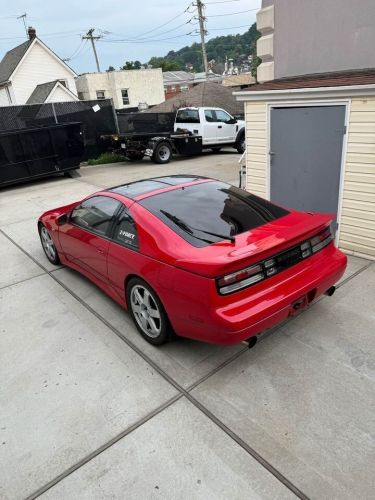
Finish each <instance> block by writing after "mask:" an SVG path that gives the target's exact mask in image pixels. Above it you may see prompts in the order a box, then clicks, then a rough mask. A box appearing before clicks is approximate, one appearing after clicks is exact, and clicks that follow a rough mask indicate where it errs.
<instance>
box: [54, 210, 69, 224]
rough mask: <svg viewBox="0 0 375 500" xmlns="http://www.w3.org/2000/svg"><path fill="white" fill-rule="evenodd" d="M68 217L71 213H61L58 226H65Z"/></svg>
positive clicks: (57, 220) (57, 222) (57, 221)
mask: <svg viewBox="0 0 375 500" xmlns="http://www.w3.org/2000/svg"><path fill="white" fill-rule="evenodd" d="M68 218H69V213H67V214H63V215H60V217H57V219H56V224H57V225H58V226H63V225H64V224H66V223H67V222H68Z"/></svg>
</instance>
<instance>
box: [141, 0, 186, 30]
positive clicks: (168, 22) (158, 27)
mask: <svg viewBox="0 0 375 500" xmlns="http://www.w3.org/2000/svg"><path fill="white" fill-rule="evenodd" d="M191 5H192V4H189V5H188V6H187V7H186V9H185V10H184V11H183V12H181V13H180V14H177V16H174V17H172V19H170V20H169V21H167V22H165V23H163V24H160V26H157V27H156V28H153V29H152V30H148V31H145V32H144V33H140V34H139V35H137V36H136V37H135V38H140V37H142V36H143V35H147V34H148V33H152V32H154V31H157V30H159V29H160V28H163V27H164V26H166V25H167V24H170V23H171V22H172V21H174V20H175V19H177V18H179V17H181V16H183V15H184V14H185V13H186V12H188V10H189V7H190V6H191Z"/></svg>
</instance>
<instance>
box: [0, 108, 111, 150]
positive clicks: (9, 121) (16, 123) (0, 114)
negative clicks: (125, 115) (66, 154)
mask: <svg viewBox="0 0 375 500" xmlns="http://www.w3.org/2000/svg"><path fill="white" fill-rule="evenodd" d="M68 122H80V123H81V124H82V128H83V136H84V145H85V152H84V159H88V158H95V157H96V156H98V155H99V154H100V153H102V152H103V151H105V149H106V146H105V145H104V143H102V141H101V140H100V136H101V135H105V134H115V133H116V132H117V131H118V126H117V118H116V114H115V110H114V108H113V104H112V100H111V99H104V100H100V101H97V100H94V101H72V102H55V103H45V104H25V105H22V106H4V107H1V108H0V132H5V131H9V130H22V129H30V128H40V127H45V126H48V125H54V124H56V123H68Z"/></svg>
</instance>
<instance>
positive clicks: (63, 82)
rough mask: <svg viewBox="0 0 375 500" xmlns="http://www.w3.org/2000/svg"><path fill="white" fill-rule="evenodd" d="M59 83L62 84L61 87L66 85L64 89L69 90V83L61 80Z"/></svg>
mask: <svg viewBox="0 0 375 500" xmlns="http://www.w3.org/2000/svg"><path fill="white" fill-rule="evenodd" d="M59 83H61V85H64V87H66V88H68V82H67V81H66V80H59Z"/></svg>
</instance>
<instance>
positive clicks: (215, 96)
mask: <svg viewBox="0 0 375 500" xmlns="http://www.w3.org/2000/svg"><path fill="white" fill-rule="evenodd" d="M232 91H233V90H232V89H229V88H227V87H224V86H223V85H221V84H220V83H213V82H204V83H200V84H198V85H196V86H195V87H193V88H191V89H190V90H188V91H187V92H181V93H180V94H178V95H176V96H175V97H172V99H168V100H166V101H165V102H162V103H161V104H158V105H157V106H153V107H152V108H149V109H148V110H146V111H145V112H146V113H147V112H149V113H157V112H168V111H175V110H176V109H178V108H181V107H184V106H192V107H199V106H206V107H213V108H223V109H225V110H226V111H228V112H229V113H231V114H232V115H242V114H243V112H244V108H243V104H242V103H241V102H238V101H237V100H236V98H235V97H234V96H233V94H232Z"/></svg>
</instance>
